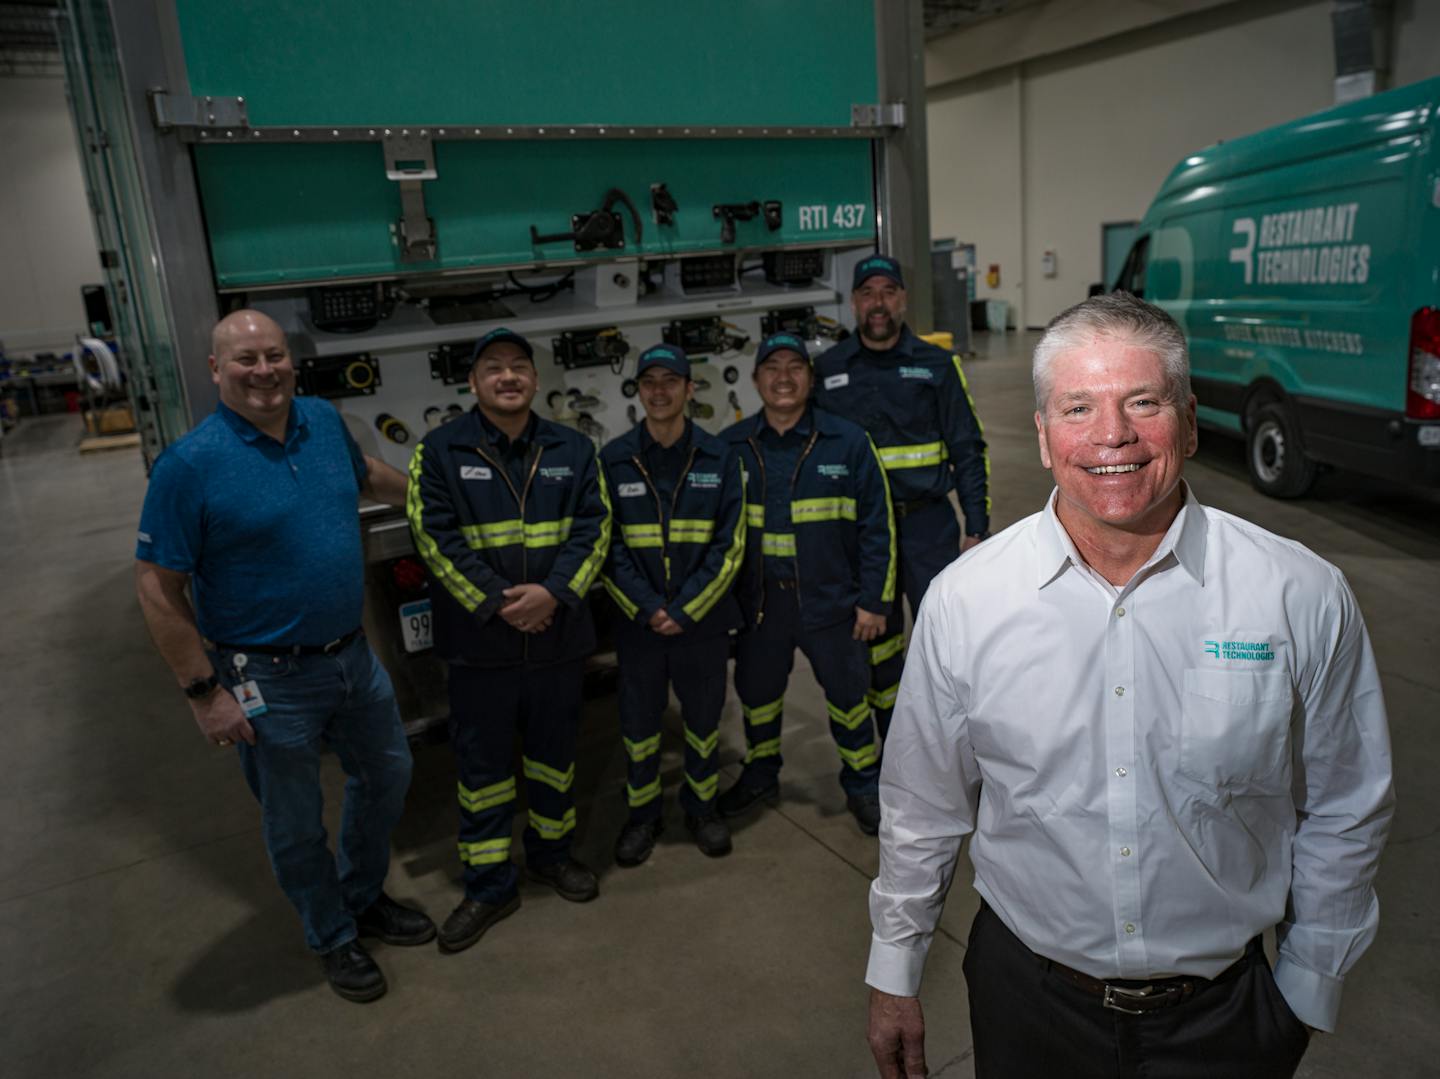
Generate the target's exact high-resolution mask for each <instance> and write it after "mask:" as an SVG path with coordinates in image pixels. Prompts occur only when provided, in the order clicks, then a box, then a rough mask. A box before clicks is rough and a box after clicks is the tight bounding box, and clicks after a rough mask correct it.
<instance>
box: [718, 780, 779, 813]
mask: <svg viewBox="0 0 1440 1079" xmlns="http://www.w3.org/2000/svg"><path fill="white" fill-rule="evenodd" d="M779 793H780V781H779V780H778V779H775V778H774V777H771V778H769V779H758V778H756V777H753V776H752V777H750V778H748V779H747V778H746V776H745V773H744V772H741V773H740V778H739V779H738V780H736V781H735V785H734V786H733V787H731V788H730V789H729V790H728V791H726V792H725V793H724V794H722V795H721V796H720V797H719V798H717V799H715V808H716V809H717V810H719V812H720V815H721V816H722V817H738V816H739V815H740V814H741V813H744V812H745V811H746V810H747V809H749V808H750V807H751V806H753V805H754V804H755V803H756V802H759V801H762V800H765V799H770V798H774V797H776V796H777V795H778V794H779Z"/></svg>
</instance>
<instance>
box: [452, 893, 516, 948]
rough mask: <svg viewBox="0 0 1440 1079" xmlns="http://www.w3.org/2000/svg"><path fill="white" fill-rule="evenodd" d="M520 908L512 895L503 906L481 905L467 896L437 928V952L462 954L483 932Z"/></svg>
mask: <svg viewBox="0 0 1440 1079" xmlns="http://www.w3.org/2000/svg"><path fill="white" fill-rule="evenodd" d="M519 909H520V897H519V896H518V895H516V896H511V897H510V899H509V900H508V901H506V902H504V903H482V902H480V901H479V900H478V899H471V898H469V897H468V896H467V897H466V898H464V899H462V900H460V905H459V906H458V907H456V908H455V909H454V910H452V911H451V912H450V917H448V918H446V919H445V924H444V925H442V926H441V927H440V950H441V951H442V952H445V953H447V954H448V953H451V952H463V951H464V950H465V949H466V948H468V947H470V945H472V944H474V943H475V942H476V941H477V940H479V939H480V938H481V937H483V936H484V935H485V930H487V929H489V928H490V927H491V926H492V925H494V924H495V923H496V922H498V921H499V920H500V919H501V918H508V917H510V915H512V914H514V913H515V912H516V911H517V910H519Z"/></svg>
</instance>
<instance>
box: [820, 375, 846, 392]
mask: <svg viewBox="0 0 1440 1079" xmlns="http://www.w3.org/2000/svg"><path fill="white" fill-rule="evenodd" d="M848 385H850V373H849V372H848V371H846V372H842V373H841V374H838V375H827V376H825V388H826V389H827V390H838V389H839V388H840V387H841V386H848Z"/></svg>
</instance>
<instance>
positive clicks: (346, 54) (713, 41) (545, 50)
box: [175, 0, 876, 125]
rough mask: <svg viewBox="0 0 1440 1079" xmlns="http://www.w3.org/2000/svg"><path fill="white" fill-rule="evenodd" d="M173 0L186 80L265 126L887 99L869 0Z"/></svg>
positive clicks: (800, 111) (621, 117)
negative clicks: (759, 57) (412, 0)
mask: <svg viewBox="0 0 1440 1079" xmlns="http://www.w3.org/2000/svg"><path fill="white" fill-rule="evenodd" d="M175 6H176V10H177V13H178V15H179V20H180V27H181V33H182V36H183V40H184V46H185V61H186V65H187V67H188V70H189V75H190V92H191V93H192V94H194V95H197V96H203V95H214V96H217V97H219V96H244V97H245V99H246V103H247V108H248V110H249V116H250V122H251V123H252V124H257V125H265V124H301V125H308V124H341V125H345V124H377V123H379V124H431V125H434V124H487V123H508V124H548V123H558V122H564V123H567V124H578V123H602V124H608V123H628V124H676V123H691V124H757V123H772V124H835V125H846V124H849V123H850V107H851V106H852V105H854V104H857V103H858V104H870V103H874V102H875V101H876V97H875V94H876V76H875V67H876V55H875V21H874V20H875V12H874V8H873V2H872V0H785V2H784V3H777V2H775V0H687V2H686V3H684V4H674V3H662V2H659V0H611V2H610V3H606V4H600V5H597V4H594V3H593V2H591V0H546V2H545V3H538V4H537V3H523V2H519V0H427V2H426V3H423V4H397V3H394V2H393V0H317V2H314V3H308V4H297V3H294V2H293V0H176V4H175ZM757 52H759V53H764V54H768V55H769V56H770V57H771V59H770V61H769V62H768V63H764V64H760V63H757V62H756V53H757ZM757 72H763V73H762V74H758V75H757V74H756V73H757Z"/></svg>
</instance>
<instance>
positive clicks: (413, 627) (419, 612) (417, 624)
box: [400, 599, 435, 652]
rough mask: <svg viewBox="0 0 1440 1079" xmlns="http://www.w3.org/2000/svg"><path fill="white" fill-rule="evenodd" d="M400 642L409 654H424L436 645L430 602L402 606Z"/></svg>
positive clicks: (423, 600) (419, 600)
mask: <svg viewBox="0 0 1440 1079" xmlns="http://www.w3.org/2000/svg"><path fill="white" fill-rule="evenodd" d="M400 640H401V641H403V642H404V644H405V651H407V652H423V651H425V649H427V648H430V647H431V646H432V645H434V643H435V638H434V637H433V636H432V634H431V630H430V601H429V600H428V599H417V600H415V601H414V602H413V603H402V604H400Z"/></svg>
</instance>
